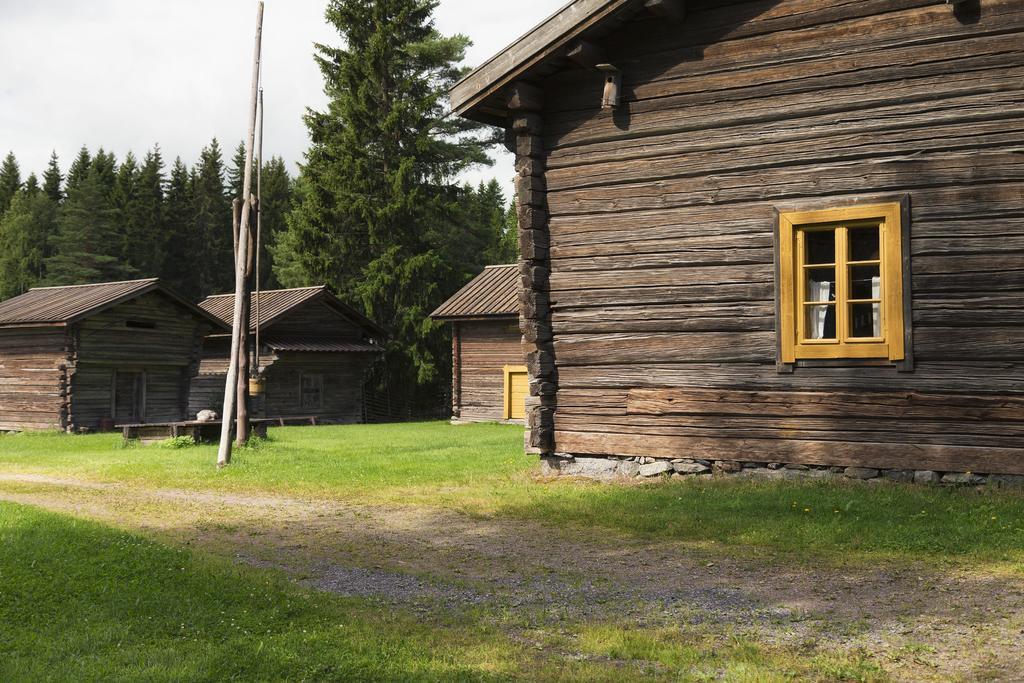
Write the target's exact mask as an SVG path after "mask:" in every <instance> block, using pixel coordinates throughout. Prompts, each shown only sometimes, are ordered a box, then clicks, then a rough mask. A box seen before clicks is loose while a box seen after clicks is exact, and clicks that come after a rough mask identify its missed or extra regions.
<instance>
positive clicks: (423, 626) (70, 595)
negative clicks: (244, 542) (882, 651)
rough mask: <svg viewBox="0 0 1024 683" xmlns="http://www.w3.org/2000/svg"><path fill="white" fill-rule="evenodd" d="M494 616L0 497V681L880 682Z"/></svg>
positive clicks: (813, 664) (735, 652)
mask: <svg viewBox="0 0 1024 683" xmlns="http://www.w3.org/2000/svg"><path fill="white" fill-rule="evenodd" d="M507 622H508V618H507V616H505V615H503V614H501V613H499V611H498V610H497V609H496V608H487V607H486V606H482V607H479V608H476V609H475V610H473V611H468V612H461V613H453V612H451V611H447V610H444V609H433V610H431V611H430V612H429V613H426V614H424V613H417V614H410V613H409V612H408V611H405V610H402V609H397V608H391V607H386V606H382V605H381V604H379V603H375V602H371V601H369V600H365V599H355V598H340V597H337V596H334V595H330V594H326V593H315V592H313V591H310V590H305V589H302V588H299V587H297V586H296V585H294V584H291V583H289V582H288V581H286V580H285V579H284V578H282V577H281V576H279V575H277V574H275V573H272V572H268V571H264V570H257V569H251V568H247V567H243V566H239V565H234V564H231V563H229V562H227V561H226V560H223V559H215V558H211V557H207V556H205V555H200V554H197V553H195V552H191V551H187V550H183V549H176V548H170V547H167V546H165V545H161V544H159V543H155V542H153V541H151V540H147V539H145V538H143V537H140V536H138V535H135V534H132V533H127V532H124V531H120V530H115V529H111V528H109V527H106V526H103V525H100V524H96V523H94V522H86V521H82V520H79V519H76V518H73V517H68V516H65V515H58V514H54V513H49V512H42V511H40V510H37V509H34V508H31V507H27V506H21V505H14V504H10V503H0V680H3V681H32V682H35V681H44V680H59V681H65V680H66V681H99V680H103V681H136V680H146V681H179V680H188V681H222V680H245V681H249V680H289V681H302V680H314V681H322V680H393V681H415V680H430V681H439V680H459V681H464V680H465V681H469V680H482V681H487V680H509V679H520V680H527V681H537V680H545V681H546V680H587V681H631V680H636V679H637V678H638V677H639V676H640V675H643V676H645V677H647V678H650V679H651V680H673V681H680V680H683V681H697V680H702V681H703V680H712V679H714V680H720V679H721V677H720V676H718V675H717V674H716V672H724V673H725V674H726V677H725V679H726V680H730V681H758V682H768V681H776V680H780V681H781V680H793V679H798V680H810V681H816V680H817V681H831V680H850V681H854V680H864V681H869V680H878V679H880V678H881V676H880V675H878V674H879V672H878V671H877V670H876V669H875V668H874V667H873V665H872V664H871V663H870V662H869V661H868V660H866V659H864V658H863V657H861V656H860V655H858V654H856V653H853V654H850V655H847V654H840V653H836V654H831V655H828V656H824V657H823V656H822V655H820V654H817V653H813V652H812V653H810V654H808V653H805V652H803V651H800V650H783V649H779V648H770V647H767V646H760V645H756V644H754V643H752V642H750V641H745V640H742V639H738V638H726V639H723V638H721V637H717V638H716V637H715V636H713V635H710V634H704V633H701V632H694V631H683V630H680V629H649V630H644V629H638V628H637V627H636V626H635V625H634V626H633V627H632V628H627V627H625V626H622V625H618V626H617V625H601V626H594V627H585V628H584V629H583V630H582V632H581V633H580V634H579V635H578V636H575V635H573V636H568V637H566V636H557V637H555V636H543V635H538V634H532V635H531V637H530V638H529V639H526V638H522V637H520V638H512V637H509V632H508V631H507V630H506V629H507V628H508V627H509V626H511V627H512V629H514V628H515V627H516V625H515V624H508V623H507ZM695 642H696V643H697V644H693V643H695ZM836 672H842V673H843V675H834V674H836Z"/></svg>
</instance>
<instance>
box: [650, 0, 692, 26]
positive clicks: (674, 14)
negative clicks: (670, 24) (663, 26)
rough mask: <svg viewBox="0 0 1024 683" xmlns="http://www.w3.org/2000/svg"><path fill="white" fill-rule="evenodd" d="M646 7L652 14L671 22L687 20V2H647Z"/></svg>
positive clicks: (662, 0)
mask: <svg viewBox="0 0 1024 683" xmlns="http://www.w3.org/2000/svg"><path fill="white" fill-rule="evenodd" d="M644 7H645V8H646V9H647V11H648V12H650V13H651V14H653V15H655V16H657V17H662V18H663V19H668V20H670V21H682V20H683V19H685V18H686V2H685V0H647V2H645V3H644Z"/></svg>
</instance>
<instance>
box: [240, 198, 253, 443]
mask: <svg viewBox="0 0 1024 683" xmlns="http://www.w3.org/2000/svg"><path fill="white" fill-rule="evenodd" d="M256 211H259V208H257V209H256ZM251 222H252V221H250V223H251ZM244 237H245V239H246V240H247V241H248V242H249V249H248V252H249V253H248V257H249V258H248V259H247V260H246V262H245V290H244V291H243V292H242V324H241V327H240V331H239V333H238V336H239V343H238V382H236V384H235V387H236V392H237V394H238V395H237V396H236V397H235V403H236V404H237V405H236V409H235V413H236V414H235V445H237V446H244V445H245V444H246V443H247V442H248V441H249V320H250V315H251V312H252V311H251V308H252V304H251V303H250V297H249V292H250V291H251V289H252V288H251V284H252V257H253V244H252V225H250V226H249V230H248V231H246V234H245V236H244Z"/></svg>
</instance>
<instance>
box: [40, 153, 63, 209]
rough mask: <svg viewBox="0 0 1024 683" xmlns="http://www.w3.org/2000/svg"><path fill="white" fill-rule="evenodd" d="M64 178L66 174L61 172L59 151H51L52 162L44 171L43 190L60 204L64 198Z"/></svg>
mask: <svg viewBox="0 0 1024 683" xmlns="http://www.w3.org/2000/svg"><path fill="white" fill-rule="evenodd" d="M63 180H64V176H62V175H61V174H60V162H59V161H58V159H57V152H51V153H50V163H49V164H48V165H47V167H46V171H45V172H44V173H43V192H45V193H46V196H47V197H49V198H50V199H51V200H53V202H54V203H56V204H59V203H60V201H61V200H62V199H64V192H63V190H62V189H61V182H63Z"/></svg>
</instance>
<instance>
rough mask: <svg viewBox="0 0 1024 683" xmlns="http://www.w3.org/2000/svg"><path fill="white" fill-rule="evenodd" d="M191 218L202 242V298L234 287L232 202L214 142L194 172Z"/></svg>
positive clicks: (200, 260) (195, 236) (200, 285)
mask: <svg viewBox="0 0 1024 683" xmlns="http://www.w3.org/2000/svg"><path fill="white" fill-rule="evenodd" d="M192 216H193V221H194V223H193V235H194V239H198V240H199V244H200V247H201V248H200V249H199V251H198V255H199V259H198V261H197V263H196V264H195V266H196V267H197V269H198V271H199V292H200V294H202V295H203V296H206V295H209V294H216V293H221V292H226V291H228V290H230V289H232V288H233V287H234V283H235V274H234V273H235V271H234V238H233V236H232V234H231V230H232V228H231V200H230V199H229V197H228V196H227V188H226V187H225V186H224V161H223V158H222V156H221V151H220V143H218V142H217V139H216V138H214V139H213V140H212V141H211V142H210V145H209V147H205V148H203V151H202V153H201V154H200V157H199V164H198V165H197V166H196V168H194V169H193V180H192Z"/></svg>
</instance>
